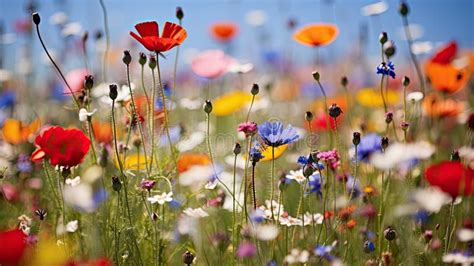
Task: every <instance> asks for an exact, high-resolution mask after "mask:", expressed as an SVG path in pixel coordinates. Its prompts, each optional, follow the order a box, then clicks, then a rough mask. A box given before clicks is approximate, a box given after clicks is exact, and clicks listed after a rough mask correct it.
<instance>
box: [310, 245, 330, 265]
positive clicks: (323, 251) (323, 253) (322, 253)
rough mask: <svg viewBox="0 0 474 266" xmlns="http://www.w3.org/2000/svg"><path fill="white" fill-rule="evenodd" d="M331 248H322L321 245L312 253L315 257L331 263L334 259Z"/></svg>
mask: <svg viewBox="0 0 474 266" xmlns="http://www.w3.org/2000/svg"><path fill="white" fill-rule="evenodd" d="M332 248H333V247H332V246H323V245H317V246H316V248H315V249H314V253H315V254H316V256H319V257H322V258H325V259H327V260H328V261H331V260H333V259H334V256H333V255H331V251H332Z"/></svg>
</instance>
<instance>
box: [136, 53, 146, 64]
mask: <svg viewBox="0 0 474 266" xmlns="http://www.w3.org/2000/svg"><path fill="white" fill-rule="evenodd" d="M138 63H139V64H140V65H142V66H143V65H145V64H146V55H145V54H144V53H142V52H140V54H139V56H138Z"/></svg>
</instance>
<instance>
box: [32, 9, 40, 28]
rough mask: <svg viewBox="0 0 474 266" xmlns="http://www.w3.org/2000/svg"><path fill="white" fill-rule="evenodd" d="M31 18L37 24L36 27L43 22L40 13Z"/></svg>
mask: <svg viewBox="0 0 474 266" xmlns="http://www.w3.org/2000/svg"><path fill="white" fill-rule="evenodd" d="M31 16H32V18H33V22H34V23H35V25H39V24H40V22H41V17H40V15H39V14H38V12H35V13H33V14H32V15H31Z"/></svg>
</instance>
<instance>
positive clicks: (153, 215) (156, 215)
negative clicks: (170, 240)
mask: <svg viewBox="0 0 474 266" xmlns="http://www.w3.org/2000/svg"><path fill="white" fill-rule="evenodd" d="M151 219H152V220H153V222H156V221H158V214H156V212H153V213H152V214H151Z"/></svg>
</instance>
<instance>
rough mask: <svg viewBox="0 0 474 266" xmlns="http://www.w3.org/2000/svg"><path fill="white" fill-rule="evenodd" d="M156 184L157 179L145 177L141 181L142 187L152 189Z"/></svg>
mask: <svg viewBox="0 0 474 266" xmlns="http://www.w3.org/2000/svg"><path fill="white" fill-rule="evenodd" d="M155 184H156V181H155V180H150V179H143V180H142V182H141V183H140V188H142V189H146V190H148V191H150V190H151V189H152V188H153V187H154V186H155Z"/></svg>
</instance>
